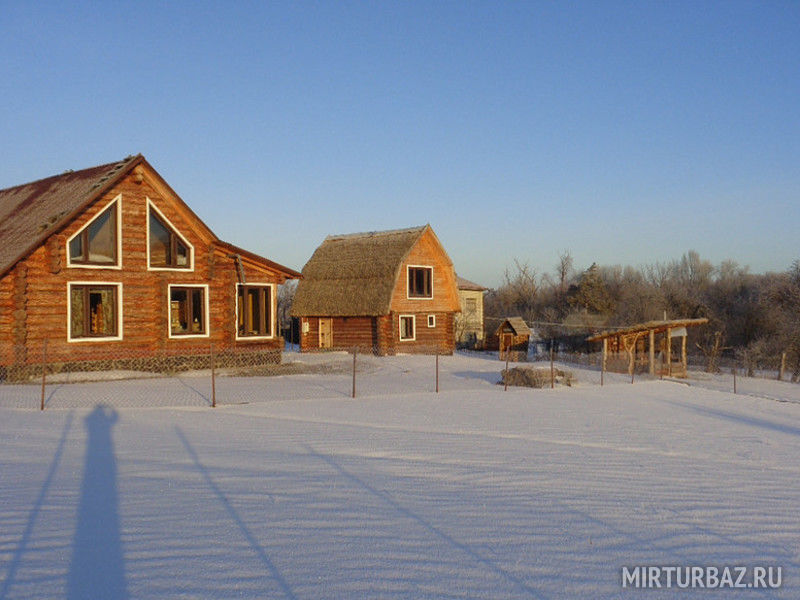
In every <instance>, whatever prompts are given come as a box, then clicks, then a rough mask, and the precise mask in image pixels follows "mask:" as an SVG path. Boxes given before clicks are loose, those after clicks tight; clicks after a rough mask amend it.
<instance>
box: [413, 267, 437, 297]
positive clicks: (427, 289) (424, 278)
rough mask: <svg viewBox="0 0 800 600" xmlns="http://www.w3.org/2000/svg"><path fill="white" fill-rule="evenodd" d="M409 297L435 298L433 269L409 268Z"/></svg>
mask: <svg viewBox="0 0 800 600" xmlns="http://www.w3.org/2000/svg"><path fill="white" fill-rule="evenodd" d="M408 297H409V298H433V267H408Z"/></svg>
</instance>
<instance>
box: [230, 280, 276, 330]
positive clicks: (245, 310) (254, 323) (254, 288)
mask: <svg viewBox="0 0 800 600" xmlns="http://www.w3.org/2000/svg"><path fill="white" fill-rule="evenodd" d="M236 291H237V296H236V298H237V299H236V312H237V315H236V323H237V329H236V333H237V336H238V337H272V318H273V315H272V286H271V285H257V284H250V285H247V284H241V283H239V284H237V285H236Z"/></svg>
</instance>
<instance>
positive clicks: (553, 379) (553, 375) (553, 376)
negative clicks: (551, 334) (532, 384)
mask: <svg viewBox="0 0 800 600" xmlns="http://www.w3.org/2000/svg"><path fill="white" fill-rule="evenodd" d="M555 387H556V372H555V368H554V367H553V340H552V339H551V340H550V389H551V390H552V389H553V388H555Z"/></svg>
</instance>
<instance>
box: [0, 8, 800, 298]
mask: <svg viewBox="0 0 800 600" xmlns="http://www.w3.org/2000/svg"><path fill="white" fill-rule="evenodd" d="M0 56H2V57H3V58H2V60H0V94H2V102H3V110H2V111H0V148H1V149H2V157H3V160H2V161H0V188H5V187H9V186H12V185H16V184H20V183H24V182H27V181H31V180H34V179H39V178H42V177H46V176H49V175H52V174H55V173H60V172H62V171H64V170H66V169H70V168H71V169H80V168H84V167H89V166H93V165H96V164H101V163H105V162H111V161H114V160H118V159H121V158H123V157H124V156H127V155H128V154H135V153H137V152H141V153H143V154H144V155H145V156H146V157H147V159H148V160H149V161H150V163H151V164H152V165H153V166H154V167H155V168H156V169H157V170H158V171H159V172H160V173H161V174H162V175H163V176H164V178H165V179H166V180H167V181H168V182H169V183H170V184H171V185H172V187H173V188H174V189H175V190H176V191H177V192H178V194H180V195H181V197H182V198H183V199H184V200H185V201H186V202H187V203H188V204H189V205H190V206H191V207H192V208H193V209H194V210H195V212H197V214H199V215H200V216H201V217H202V218H203V219H204V220H205V221H206V223H207V224H208V225H209V226H210V227H211V228H212V229H213V230H214V231H215V233H217V235H219V236H220V237H221V238H223V239H225V240H227V241H230V242H232V243H235V244H237V245H240V246H243V247H245V248H248V249H250V250H253V251H255V252H258V253H260V254H263V255H265V256H267V257H269V258H271V259H273V260H276V261H278V262H281V263H283V264H286V265H287V266H290V267H293V268H296V269H300V268H301V267H302V266H303V264H305V262H306V260H307V259H308V258H309V257H310V256H311V254H312V252H313V251H314V249H315V248H316V246H317V245H319V243H320V242H321V241H322V239H323V238H324V237H325V236H326V235H328V234H330V233H347V232H354V231H369V230H380V229H395V228H401V227H409V226H414V225H420V224H424V223H426V222H429V223H431V225H432V226H433V228H434V230H435V231H436V232H437V234H438V235H439V238H440V239H441V240H442V242H443V243H444V245H445V247H446V249H447V250H448V252H449V254H450V256H451V258H452V259H453V262H454V263H455V266H456V270H457V271H459V273H460V274H463V275H464V276H466V277H468V278H470V279H473V280H476V281H479V282H481V283H484V284H486V285H490V286H494V285H497V284H498V283H499V282H500V280H501V278H502V273H503V270H504V269H505V268H506V267H507V266H511V265H513V261H514V259H515V258H516V259H519V260H520V261H523V262H528V263H529V264H530V265H531V266H532V267H534V268H535V269H537V270H538V271H539V272H543V271H548V270H551V269H552V267H553V265H554V264H555V262H556V260H557V258H558V254H559V253H560V252H563V251H564V250H566V249H569V250H570V251H571V252H572V254H573V256H574V258H575V264H576V266H577V267H579V268H586V267H588V266H589V265H590V264H591V263H592V262H595V261H596V262H598V263H600V264H629V265H634V266H638V265H641V264H645V263H651V262H655V261H667V260H671V259H674V258H679V257H680V256H681V255H682V254H683V253H685V252H686V251H687V250H689V249H695V250H697V251H698V252H699V253H700V255H701V256H702V257H704V258H707V259H709V260H711V261H713V262H714V263H718V262H720V261H722V260H724V259H727V258H730V259H733V260H735V261H737V262H739V263H740V264H744V265H749V266H750V267H751V271H753V272H763V271H768V270H784V269H786V268H788V267H789V265H790V264H791V262H792V261H793V260H795V259H798V258H800V103H799V102H798V100H799V99H800V2H796V1H794V2H778V1H773V2H735V1H726V2H701V1H691V2H650V1H635V2H610V1H608V2H606V1H593V2H311V3H306V2H291V3H289V2H287V3H277V2H252V3H250V2H209V3H205V2H191V3H189V2H149V1H147V0H142V1H139V2H135V3H133V2H95V3H83V2H74V3H69V4H68V5H67V4H65V3H61V2H27V1H20V2H17V1H9V0H0Z"/></svg>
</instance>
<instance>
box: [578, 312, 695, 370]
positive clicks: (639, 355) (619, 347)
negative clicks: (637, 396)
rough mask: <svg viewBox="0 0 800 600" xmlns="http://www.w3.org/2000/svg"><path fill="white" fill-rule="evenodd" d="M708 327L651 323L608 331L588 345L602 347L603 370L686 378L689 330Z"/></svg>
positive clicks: (690, 322) (684, 322) (687, 321)
mask: <svg viewBox="0 0 800 600" xmlns="http://www.w3.org/2000/svg"><path fill="white" fill-rule="evenodd" d="M706 323H708V319H673V320H669V321H648V322H647V323H640V324H638V325H631V326H630V327H624V328H620V329H617V330H616V331H604V332H602V333H598V334H596V335H592V336H589V337H588V338H586V341H587V342H590V343H592V342H596V343H600V344H602V353H603V358H602V360H603V370H609V371H616V372H622V373H624V372H627V373H628V374H630V375H633V373H634V371H635V370H637V369H638V370H640V371H645V370H646V371H647V372H649V373H650V374H651V375H667V376H671V377H686V371H687V359H686V340H687V336H688V329H689V328H690V327H698V326H700V325H705V324H706ZM676 346H678V347H676Z"/></svg>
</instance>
